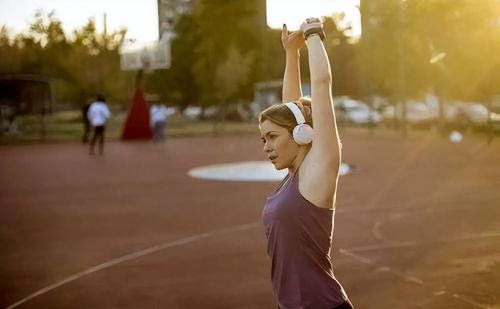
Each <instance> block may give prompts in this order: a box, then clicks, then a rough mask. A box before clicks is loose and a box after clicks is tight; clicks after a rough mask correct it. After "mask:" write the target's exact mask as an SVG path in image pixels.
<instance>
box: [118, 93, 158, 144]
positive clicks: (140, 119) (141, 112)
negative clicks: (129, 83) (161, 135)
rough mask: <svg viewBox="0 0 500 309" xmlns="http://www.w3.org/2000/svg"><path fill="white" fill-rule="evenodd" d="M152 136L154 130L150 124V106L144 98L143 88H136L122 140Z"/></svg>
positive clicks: (150, 137)
mask: <svg viewBox="0 0 500 309" xmlns="http://www.w3.org/2000/svg"><path fill="white" fill-rule="evenodd" d="M152 138H153V131H152V130H151V126H150V124H149V106H148V104H147V103H146V100H145V99H144V94H143V92H142V90H140V89H136V90H135V92H134V98H133V99H132V106H131V107H130V110H129V111H128V115H127V121H126V122H125V127H124V128H123V132H122V140H131V139H152Z"/></svg>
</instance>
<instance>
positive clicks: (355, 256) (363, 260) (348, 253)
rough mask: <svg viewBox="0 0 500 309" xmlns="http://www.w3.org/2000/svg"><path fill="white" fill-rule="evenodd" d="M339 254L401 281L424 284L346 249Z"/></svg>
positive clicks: (415, 278) (417, 279)
mask: <svg viewBox="0 0 500 309" xmlns="http://www.w3.org/2000/svg"><path fill="white" fill-rule="evenodd" d="M339 252H340V253H342V254H343V255H346V256H348V257H350V258H352V259H354V260H356V261H358V262H361V263H363V264H367V265H372V266H377V270H379V271H383V272H388V273H391V274H393V275H395V276H397V277H399V278H401V279H404V280H405V281H408V282H412V283H416V284H420V285H423V284H424V281H423V280H422V279H420V278H417V277H415V276H411V275H407V274H405V273H402V272H400V271H397V270H394V269H391V268H390V267H389V266H383V265H382V266H381V265H378V264H377V263H376V262H375V261H373V260H371V259H369V258H366V257H364V256H361V255H359V254H356V253H354V252H352V251H350V250H347V249H339Z"/></svg>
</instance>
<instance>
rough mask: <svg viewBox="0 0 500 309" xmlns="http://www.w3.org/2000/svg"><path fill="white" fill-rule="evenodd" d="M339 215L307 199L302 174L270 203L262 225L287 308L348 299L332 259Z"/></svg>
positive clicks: (323, 307)
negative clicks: (334, 218) (335, 274)
mask: <svg viewBox="0 0 500 309" xmlns="http://www.w3.org/2000/svg"><path fill="white" fill-rule="evenodd" d="M333 216H334V210H330V209H324V208H319V207H316V206H314V205H313V204H312V203H311V202H309V201H308V200H306V199H305V198H304V197H303V196H302V194H301V193H300V192H299V175H298V172H296V173H295V175H292V174H288V175H287V176H286V177H285V179H284V180H283V181H282V182H281V184H280V185H279V186H278V188H277V189H276V191H274V192H273V194H272V195H271V196H269V197H268V198H267V201H266V206H265V207H264V211H263V213H262V221H263V224H264V227H265V231H266V236H267V252H268V254H269V256H270V257H271V281H272V285H273V289H274V294H275V297H276V299H277V300H278V306H279V307H280V308H281V309H292V308H293V309H299V308H301V309H327V308H333V307H335V306H338V305H340V304H342V303H344V302H345V301H346V300H347V296H346V293H345V292H344V290H343V288H342V286H341V285H340V284H339V282H338V281H337V280H336V279H335V276H334V275H333V268H332V263H331V258H330V247H331V242H332V232H333Z"/></svg>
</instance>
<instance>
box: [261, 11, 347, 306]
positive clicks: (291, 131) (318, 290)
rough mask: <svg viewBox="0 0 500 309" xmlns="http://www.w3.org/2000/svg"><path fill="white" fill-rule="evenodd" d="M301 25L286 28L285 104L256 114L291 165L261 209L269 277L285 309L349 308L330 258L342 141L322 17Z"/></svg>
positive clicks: (275, 152) (269, 141)
mask: <svg viewBox="0 0 500 309" xmlns="http://www.w3.org/2000/svg"><path fill="white" fill-rule="evenodd" d="M300 29H301V30H300V31H296V32H293V33H288V31H287V28H286V26H285V25H283V32H282V42H283V47H284V48H285V52H286V66H285V74H284V79H283V103H282V104H276V105H273V106H271V107H269V108H268V109H266V110H264V111H263V112H262V113H261V114H260V117H259V127H260V133H261V138H262V142H263V143H264V149H263V150H264V152H265V153H266V155H267V157H268V158H269V160H270V161H271V162H272V163H273V164H274V166H275V168H276V169H277V170H281V169H285V168H287V169H288V175H287V176H286V177H285V179H283V181H282V182H281V184H280V185H279V186H278V188H277V189H276V190H275V191H274V192H273V193H272V194H271V195H270V196H269V197H268V198H267V201H266V204H265V207H264V210H263V212H262V222H263V224H264V227H265V233H266V236H267V242H268V245H267V251H268V255H269V256H270V258H271V263H272V265H271V282H272V286H273V289H274V295H275V297H276V299H277V301H278V308H280V309H292V308H303V309H352V304H351V302H350V301H349V298H348V297H347V294H346V292H345V291H344V289H343V287H342V286H341V285H340V283H339V282H338V280H337V279H336V278H335V275H334V273H333V266H332V261H331V259H332V256H331V247H332V236H333V217H334V213H335V197H336V193H337V183H338V177H339V170H340V162H341V152H340V149H341V146H340V139H339V135H338V131H337V125H336V122H335V111H334V109H333V99H332V73H331V69H330V63H329V60H328V56H327V53H326V50H325V47H324V45H323V40H324V38H325V34H324V31H323V25H322V23H321V21H320V20H319V19H317V18H308V19H307V20H306V21H305V22H304V23H303V24H302V25H301V27H300ZM304 43H307V44H306V45H307V50H308V56H309V70H310V76H311V99H310V100H308V99H305V98H303V97H302V90H301V84H300V67H299V58H300V49H301V48H302V46H304ZM313 124H314V129H313Z"/></svg>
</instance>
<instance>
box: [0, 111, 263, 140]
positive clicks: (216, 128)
mask: <svg viewBox="0 0 500 309" xmlns="http://www.w3.org/2000/svg"><path fill="white" fill-rule="evenodd" d="M126 117H127V114H126V112H121V113H116V112H115V113H113V117H112V118H111V119H110V120H109V121H108V123H107V125H106V138H107V139H108V140H117V139H119V138H120V136H121V133H122V130H123V126H124V124H125V120H126ZM16 123H17V131H18V132H16V133H4V134H3V135H0V144H24V143H38V142H47V143H53V142H75V141H80V140H81V138H82V134H83V124H82V122H81V114H80V111H78V110H76V111H64V112H57V113H53V114H51V115H48V116H46V117H45V119H43V121H42V118H41V117H36V116H20V117H18V118H17V119H16ZM43 128H44V130H43ZM257 130H258V125H257V121H255V122H234V121H226V122H225V123H224V124H221V123H216V122H214V121H197V120H193V119H189V118H187V117H184V116H182V115H177V114H176V115H172V116H171V117H169V119H168V122H167V129H166V134H167V137H169V138H175V137H188V136H200V135H233V134H258V133H257ZM42 131H45V135H43V134H42V133H41V132H42Z"/></svg>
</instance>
